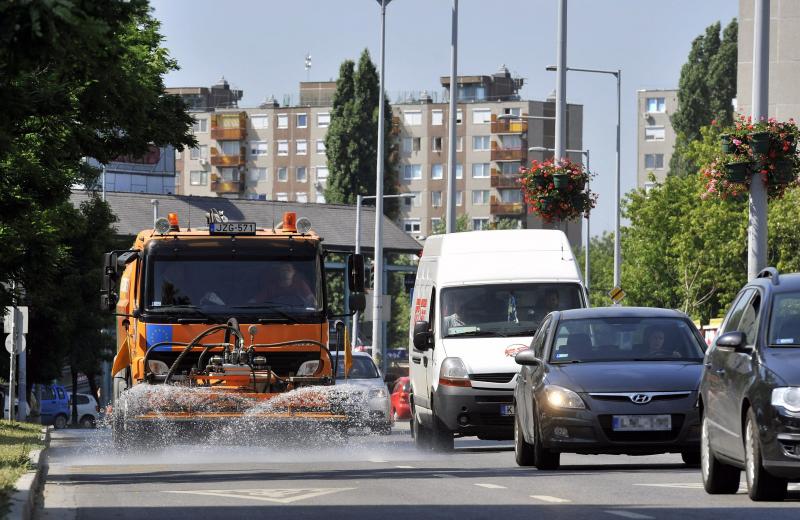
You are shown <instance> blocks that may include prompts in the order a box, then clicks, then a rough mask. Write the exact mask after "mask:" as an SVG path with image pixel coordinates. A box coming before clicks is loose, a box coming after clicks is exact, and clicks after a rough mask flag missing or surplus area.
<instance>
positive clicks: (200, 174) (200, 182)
mask: <svg viewBox="0 0 800 520" xmlns="http://www.w3.org/2000/svg"><path fill="white" fill-rule="evenodd" d="M189 184H191V185H192V186H205V185H207V184H208V172H204V171H202V170H200V171H191V172H189Z"/></svg>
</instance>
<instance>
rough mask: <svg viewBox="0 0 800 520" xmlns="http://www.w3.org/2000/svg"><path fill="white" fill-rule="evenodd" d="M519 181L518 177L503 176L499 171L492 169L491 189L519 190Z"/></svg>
mask: <svg viewBox="0 0 800 520" xmlns="http://www.w3.org/2000/svg"><path fill="white" fill-rule="evenodd" d="M519 179H520V176H519V175H503V174H502V173H501V172H500V170H498V169H496V168H492V177H491V179H490V182H491V186H492V188H498V189H503V188H505V189H508V188H519Z"/></svg>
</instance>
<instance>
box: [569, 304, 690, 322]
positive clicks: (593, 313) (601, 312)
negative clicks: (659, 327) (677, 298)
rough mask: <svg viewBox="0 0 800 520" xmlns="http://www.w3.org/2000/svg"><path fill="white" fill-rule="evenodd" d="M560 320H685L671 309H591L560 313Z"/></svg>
mask: <svg viewBox="0 0 800 520" xmlns="http://www.w3.org/2000/svg"><path fill="white" fill-rule="evenodd" d="M560 314H561V316H560V318H561V319H562V320H575V319H588V318H687V316H686V314H684V313H682V312H681V311H676V310H673V309H660V308H657V307H592V308H589V309H570V310H567V311H561V312H560Z"/></svg>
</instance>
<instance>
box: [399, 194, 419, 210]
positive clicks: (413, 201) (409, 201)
mask: <svg viewBox="0 0 800 520" xmlns="http://www.w3.org/2000/svg"><path fill="white" fill-rule="evenodd" d="M408 194H409V195H413V197H407V198H404V199H403V200H404V201H405V204H406V207H407V208H410V207H412V206H413V207H415V208H419V207H420V206H422V197H420V192H418V191H409V192H408Z"/></svg>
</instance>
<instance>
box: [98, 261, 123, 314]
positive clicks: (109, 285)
mask: <svg viewBox="0 0 800 520" xmlns="http://www.w3.org/2000/svg"><path fill="white" fill-rule="evenodd" d="M118 277H119V270H118V266H117V253H116V252H111V253H105V254H104V255H103V275H102V281H101V286H100V309H101V310H104V311H113V310H114V307H116V305H117V300H118V299H119V295H117V278H118Z"/></svg>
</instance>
